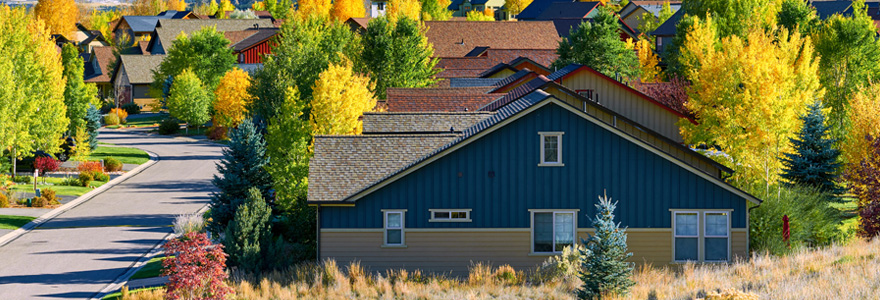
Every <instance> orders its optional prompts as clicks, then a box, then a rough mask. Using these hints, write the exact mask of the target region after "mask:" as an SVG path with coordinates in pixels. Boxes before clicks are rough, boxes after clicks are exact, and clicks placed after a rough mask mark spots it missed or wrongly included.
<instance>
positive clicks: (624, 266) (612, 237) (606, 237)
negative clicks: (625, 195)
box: [577, 195, 635, 299]
mask: <svg viewBox="0 0 880 300" xmlns="http://www.w3.org/2000/svg"><path fill="white" fill-rule="evenodd" d="M615 208H617V202H616V201H615V202H611V199H610V198H608V196H607V195H606V196H604V197H601V196H600V197H599V203H598V204H596V209H597V211H598V213H597V214H596V218H594V219H591V220H592V221H593V227H595V228H596V234H595V235H590V236H589V237H588V238H587V239H586V240H581V243H583V244H584V246H585V249H584V250H581V256H582V257H584V259H583V260H582V261H581V269H582V270H581V271H579V273H580V277H581V281H583V286H581V288H580V289H578V290H577V296H578V299H602V296H603V295H607V294H609V293H615V294H626V293H627V292H628V291H629V288H630V287H631V286H633V284H635V283H634V282H633V281H632V279H631V278H630V277H632V271H633V264H632V263H628V262H626V259H628V258H630V257H631V256H632V253H629V252H627V246H626V228H620V224H619V223H615V222H614V209H615Z"/></svg>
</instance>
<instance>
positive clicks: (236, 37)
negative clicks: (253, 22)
mask: <svg viewBox="0 0 880 300" xmlns="http://www.w3.org/2000/svg"><path fill="white" fill-rule="evenodd" d="M254 33H257V32H256V31H254V30H237V31H226V32H224V33H223V36H224V37H225V38H226V39H227V40H229V45H235V43H238V42H241V41H242V40H244V39H246V38H247V37H249V36H252V35H254Z"/></svg>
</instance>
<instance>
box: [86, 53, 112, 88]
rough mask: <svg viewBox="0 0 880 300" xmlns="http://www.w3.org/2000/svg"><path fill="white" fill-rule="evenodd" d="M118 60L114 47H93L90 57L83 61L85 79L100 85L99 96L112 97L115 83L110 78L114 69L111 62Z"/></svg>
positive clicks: (87, 81)
mask: <svg viewBox="0 0 880 300" xmlns="http://www.w3.org/2000/svg"><path fill="white" fill-rule="evenodd" d="M114 60H116V57H115V56H114V55H113V47H109V46H105V47H93V48H92V52H91V55H89V59H88V60H85V61H83V63H84V64H85V66H84V68H83V81H84V82H85V83H94V84H95V86H97V87H98V98H100V99H105V98H112V97H113V96H114V95H113V83H112V81H111V80H110V76H111V75H113V74H112V70H110V63H111V62H113V61H114Z"/></svg>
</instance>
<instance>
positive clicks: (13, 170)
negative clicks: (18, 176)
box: [12, 147, 16, 180]
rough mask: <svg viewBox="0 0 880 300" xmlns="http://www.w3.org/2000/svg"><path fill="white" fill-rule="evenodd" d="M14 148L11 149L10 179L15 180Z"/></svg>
mask: <svg viewBox="0 0 880 300" xmlns="http://www.w3.org/2000/svg"><path fill="white" fill-rule="evenodd" d="M15 171H16V169H15V147H12V178H13V180H14V179H15Z"/></svg>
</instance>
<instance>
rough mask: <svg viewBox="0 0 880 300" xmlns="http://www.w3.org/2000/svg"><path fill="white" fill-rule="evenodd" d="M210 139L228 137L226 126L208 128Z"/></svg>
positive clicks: (217, 139) (215, 139) (216, 139)
mask: <svg viewBox="0 0 880 300" xmlns="http://www.w3.org/2000/svg"><path fill="white" fill-rule="evenodd" d="M208 139H209V140H212V141H219V140H225V139H226V127H222V126H217V125H214V126H211V128H208Z"/></svg>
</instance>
